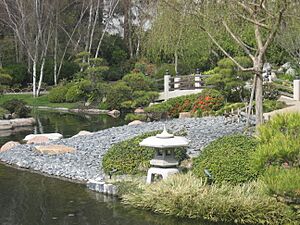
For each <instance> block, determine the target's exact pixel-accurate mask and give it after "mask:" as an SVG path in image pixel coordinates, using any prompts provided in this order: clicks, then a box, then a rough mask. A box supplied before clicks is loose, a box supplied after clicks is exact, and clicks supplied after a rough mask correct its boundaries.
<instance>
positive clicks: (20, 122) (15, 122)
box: [10, 117, 35, 127]
mask: <svg viewBox="0 0 300 225" xmlns="http://www.w3.org/2000/svg"><path fill="white" fill-rule="evenodd" d="M10 122H11V125H12V126H13V127H26V126H32V125H33V124H35V119H34V118H33V117H31V118H18V119H12V120H10Z"/></svg>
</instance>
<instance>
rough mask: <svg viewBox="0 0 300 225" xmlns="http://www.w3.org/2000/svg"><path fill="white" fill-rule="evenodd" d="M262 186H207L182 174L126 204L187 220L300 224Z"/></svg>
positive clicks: (128, 196) (126, 196)
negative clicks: (265, 192)
mask: <svg viewBox="0 0 300 225" xmlns="http://www.w3.org/2000/svg"><path fill="white" fill-rule="evenodd" d="M263 188H264V187H263V185H262V184H261V183H257V182H252V183H249V184H244V185H241V186H240V185H238V186H231V185H229V184H225V183H224V184H220V185H217V184H214V185H207V184H206V182H205V181H204V180H202V179H199V178H197V177H195V176H194V175H192V174H191V173H188V174H178V175H174V176H171V177H169V178H168V179H166V180H162V181H159V182H156V183H153V184H150V185H144V186H143V187H142V188H141V189H139V191H138V192H130V193H127V194H124V195H123V196H122V201H123V203H125V204H128V205H131V206H133V207H137V208H143V209H147V210H151V211H154V212H156V213H162V214H167V215H175V216H178V217H183V218H199V219H200V218H201V219H205V220H210V221H215V222H218V221H222V222H230V223H239V224H297V223H296V222H295V218H296V217H295V215H294V213H293V211H292V210H291V209H290V208H289V207H288V206H287V205H285V204H283V203H280V202H277V201H276V199H275V198H272V197H269V196H267V195H266V194H264V192H263Z"/></svg>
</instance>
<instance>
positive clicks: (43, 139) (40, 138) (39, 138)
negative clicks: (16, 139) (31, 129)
mask: <svg viewBox="0 0 300 225" xmlns="http://www.w3.org/2000/svg"><path fill="white" fill-rule="evenodd" d="M47 142H49V138H48V137H46V136H36V137H33V138H31V139H29V140H28V141H27V144H41V143H47Z"/></svg>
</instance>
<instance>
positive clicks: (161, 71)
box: [154, 64, 175, 79]
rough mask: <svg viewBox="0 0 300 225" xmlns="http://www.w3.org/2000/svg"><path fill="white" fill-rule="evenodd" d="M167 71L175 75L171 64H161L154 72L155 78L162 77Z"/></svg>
mask: <svg viewBox="0 0 300 225" xmlns="http://www.w3.org/2000/svg"><path fill="white" fill-rule="evenodd" d="M167 71H168V72H169V74H170V75H173V76H175V69H174V65H173V64H162V65H160V66H159V67H158V69H157V71H156V72H155V74H154V77H155V78H156V79H160V78H163V77H164V75H166V72H167Z"/></svg>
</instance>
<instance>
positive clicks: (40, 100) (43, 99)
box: [0, 94, 78, 108]
mask: <svg viewBox="0 0 300 225" xmlns="http://www.w3.org/2000/svg"><path fill="white" fill-rule="evenodd" d="M12 99H18V100H23V101H25V102H26V104H27V105H29V106H48V107H53V108H55V107H62V108H75V107H76V106H77V105H78V104H76V103H52V102H50V101H49V99H48V96H47V95H42V96H40V97H37V98H34V97H33V96H32V95H31V94H8V95H0V105H2V104H3V103H4V102H6V101H8V100H12Z"/></svg>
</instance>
